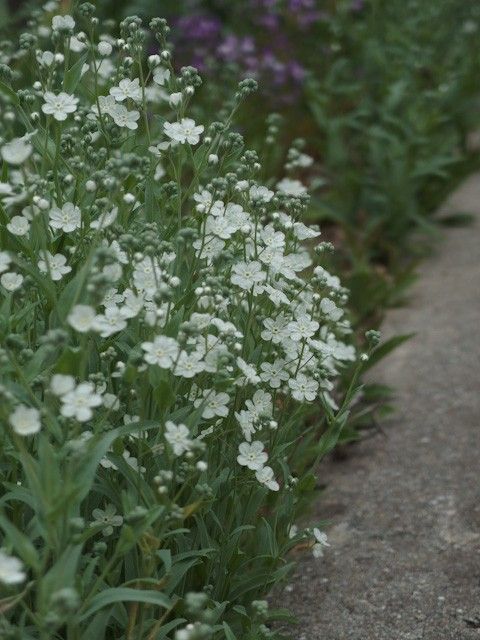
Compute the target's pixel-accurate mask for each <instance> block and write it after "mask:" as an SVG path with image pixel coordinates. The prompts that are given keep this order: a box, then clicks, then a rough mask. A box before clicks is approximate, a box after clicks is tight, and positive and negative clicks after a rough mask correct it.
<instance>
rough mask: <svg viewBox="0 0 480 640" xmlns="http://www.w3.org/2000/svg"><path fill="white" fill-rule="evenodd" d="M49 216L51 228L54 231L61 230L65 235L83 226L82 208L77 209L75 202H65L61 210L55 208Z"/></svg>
mask: <svg viewBox="0 0 480 640" xmlns="http://www.w3.org/2000/svg"><path fill="white" fill-rule="evenodd" d="M48 215H49V218H50V226H51V227H53V228H54V229H61V230H62V231H64V232H65V233H70V232H71V231H75V229H79V228H80V227H81V224H82V214H81V213H80V208H79V207H76V206H75V205H74V204H73V202H65V204H64V205H63V206H62V208H61V209H59V208H58V207H53V208H52V209H51V210H50V213H49V214H48Z"/></svg>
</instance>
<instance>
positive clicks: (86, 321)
mask: <svg viewBox="0 0 480 640" xmlns="http://www.w3.org/2000/svg"><path fill="white" fill-rule="evenodd" d="M95 318H96V313H95V309H93V307H90V306H89V305H87V304H76V305H75V306H74V307H73V309H72V310H71V311H70V313H69V314H68V317H67V321H68V324H69V325H70V326H71V327H73V328H74V329H75V331H78V332H79V333H86V332H87V331H90V330H91V329H92V328H93V323H94V321H95Z"/></svg>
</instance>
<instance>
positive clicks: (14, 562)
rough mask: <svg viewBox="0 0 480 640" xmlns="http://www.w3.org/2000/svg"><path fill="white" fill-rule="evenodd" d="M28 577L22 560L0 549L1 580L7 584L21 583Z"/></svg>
mask: <svg viewBox="0 0 480 640" xmlns="http://www.w3.org/2000/svg"><path fill="white" fill-rule="evenodd" d="M26 577H27V576H26V574H25V571H24V570H23V564H22V562H21V561H20V560H19V559H18V558H15V557H14V556H9V555H8V554H7V553H5V551H4V550H3V549H0V582H1V583H2V584H6V585H12V584H21V583H22V582H24V581H25V580H26Z"/></svg>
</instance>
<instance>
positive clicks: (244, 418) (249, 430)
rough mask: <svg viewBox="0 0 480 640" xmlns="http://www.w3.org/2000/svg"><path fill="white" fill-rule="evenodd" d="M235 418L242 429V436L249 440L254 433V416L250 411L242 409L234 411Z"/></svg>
mask: <svg viewBox="0 0 480 640" xmlns="http://www.w3.org/2000/svg"><path fill="white" fill-rule="evenodd" d="M235 418H236V420H237V422H238V424H239V426H240V429H241V430H242V433H243V437H244V438H245V440H246V441H247V442H251V440H252V435H253V434H254V433H255V417H254V416H252V414H251V413H250V411H245V409H242V411H240V412H239V413H235Z"/></svg>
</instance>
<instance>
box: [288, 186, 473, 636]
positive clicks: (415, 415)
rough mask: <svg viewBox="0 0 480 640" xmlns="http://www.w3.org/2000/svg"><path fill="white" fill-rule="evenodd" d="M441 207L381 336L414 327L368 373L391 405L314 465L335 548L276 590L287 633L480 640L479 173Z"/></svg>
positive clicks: (320, 515)
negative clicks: (368, 429) (442, 222)
mask: <svg viewBox="0 0 480 640" xmlns="http://www.w3.org/2000/svg"><path fill="white" fill-rule="evenodd" d="M443 210H444V212H452V213H453V212H459V211H462V212H471V213H476V214H477V224H476V225H473V226H469V227H465V228H458V229H450V230H448V231H446V232H445V235H444V239H443V242H441V243H440V244H439V246H438V248H437V251H436V254H435V255H434V256H433V257H431V258H430V259H429V260H427V261H426V262H425V263H424V264H423V265H422V268H421V270H420V274H419V275H420V278H419V280H418V282H417V284H416V285H414V286H413V288H412V289H411V291H410V303H409V307H408V308H403V309H399V310H393V311H392V312H390V313H389V316H388V320H387V322H386V324H385V326H384V327H383V334H384V336H385V337H389V336H390V335H393V334H395V333H410V332H416V334H417V335H416V337H415V338H414V339H412V340H411V341H409V342H407V343H406V344H404V345H403V346H402V347H400V348H399V349H398V350H397V351H395V352H394V353H393V354H392V355H391V356H390V357H389V358H388V360H387V361H386V362H384V363H382V365H380V366H379V367H378V368H377V370H376V371H375V377H376V379H377V380H383V381H385V382H386V383H387V384H390V385H392V386H393V387H394V388H395V389H396V392H397V393H396V396H397V412H396V415H395V418H394V419H393V420H391V421H390V422H389V424H386V425H385V435H384V436H382V435H378V436H376V437H375V438H373V439H368V440H366V441H364V442H362V443H360V444H359V445H355V447H354V448H353V449H352V452H351V454H350V456H349V458H348V459H347V460H346V461H344V462H328V463H326V464H324V465H323V467H321V468H320V478H319V479H320V482H322V483H323V482H325V483H327V484H328V488H327V490H326V491H325V493H324V494H323V495H322V498H321V499H320V500H319V504H318V507H317V510H316V513H315V516H316V518H317V519H318V520H319V521H321V520H326V519H328V520H329V521H330V523H331V524H330V525H329V526H327V527H326V531H327V533H328V534H329V538H330V543H331V547H330V549H329V550H327V553H326V555H325V557H324V558H323V559H321V560H319V561H314V560H313V559H311V558H309V557H308V558H305V559H303V560H302V561H301V562H300V566H299V569H298V572H297V576H296V578H295V579H294V580H292V581H291V585H289V586H288V587H287V588H286V590H285V591H284V592H283V594H282V596H281V598H280V599H281V601H282V602H281V604H284V605H285V606H289V607H290V608H292V609H293V610H294V612H295V613H296V615H297V616H298V618H299V620H300V624H299V626H298V627H297V628H296V630H295V632H294V633H293V635H292V637H294V638H295V639H296V640H407V639H408V640H417V639H418V640H479V639H480V174H479V175H474V176H472V177H471V178H470V179H469V180H467V181H466V182H465V183H464V184H463V185H462V186H461V187H460V188H459V189H458V190H457V191H456V192H455V193H454V194H453V195H452V197H451V198H450V200H449V201H448V202H447V203H446V205H445V207H444V208H443Z"/></svg>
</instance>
